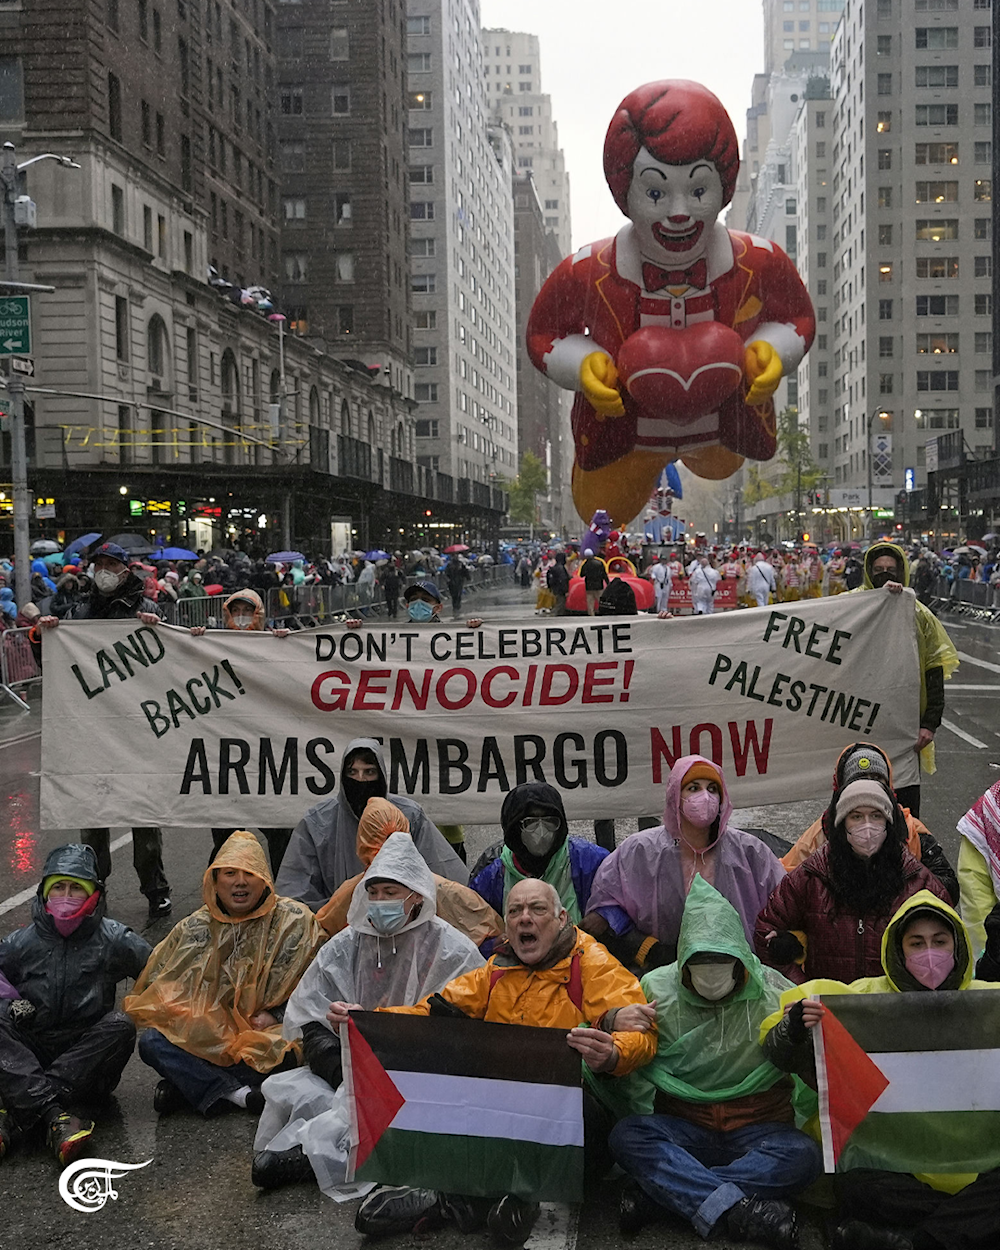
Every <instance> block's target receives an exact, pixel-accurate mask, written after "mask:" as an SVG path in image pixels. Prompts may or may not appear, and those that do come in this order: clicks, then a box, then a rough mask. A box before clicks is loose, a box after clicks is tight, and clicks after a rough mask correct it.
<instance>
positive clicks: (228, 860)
mask: <svg viewBox="0 0 1000 1250" xmlns="http://www.w3.org/2000/svg"><path fill="white" fill-rule="evenodd" d="M201 896H202V899H203V900H204V906H203V907H199V908H198V910H197V911H196V912H193V913H192V914H191V915H190V916H187V917H185V919H184V920H181V921H180V922H179V923H178V924H176V925H174V927H173V929H171V931H170V932H169V933H168V934H167V936H166V937H165V938H164V939H163V941H162V942H161V943H160V944H159V946H157V947H156V949H155V950H154V951H153V953H152V955H151V956H150V959H149V963H148V964H147V965H146V967H145V969H144V970H143V973H142V976H141V977H140V978H139V980H138V981H137V982H136V984H135V988H134V989H133V991H132V993H131V994H130V995H129V996H128V998H126V999H125V1003H124V1007H125V1010H126V1011H127V1012H128V1013H129V1015H130V1016H131V1017H132V1019H133V1020H134V1021H135V1023H136V1024H137V1025H138V1026H140V1027H141V1028H144V1029H145V1032H144V1033H143V1034H142V1036H141V1037H140V1038H139V1057H140V1058H141V1059H142V1061H143V1062H144V1063H147V1064H149V1066H150V1067H151V1068H154V1069H155V1070H156V1071H157V1072H158V1073H159V1074H160V1076H161V1077H162V1078H163V1079H162V1080H161V1081H160V1082H159V1084H158V1085H157V1087H156V1092H155V1094H154V1096H153V1107H154V1109H155V1110H156V1111H157V1112H159V1113H160V1114H161V1115H166V1114H167V1113H169V1112H171V1111H176V1110H177V1109H178V1108H181V1107H193V1108H195V1110H197V1111H200V1112H201V1114H202V1115H216V1114H218V1113H219V1112H221V1111H225V1110H226V1104H227V1103H231V1104H233V1105H235V1106H237V1107H246V1108H248V1109H249V1110H251V1111H252V1112H254V1113H255V1114H257V1115H259V1114H260V1110H261V1107H262V1106H263V1102H264V1100H263V1097H262V1096H261V1094H260V1091H259V1086H260V1084H261V1082H262V1081H263V1080H264V1078H265V1077H266V1076H267V1075H268V1073H270V1072H273V1071H274V1070H275V1069H276V1068H278V1067H279V1066H281V1065H286V1066H294V1064H295V1061H296V1055H295V1052H294V1049H293V1047H292V1045H291V1043H290V1042H289V1041H288V1040H287V1039H285V1038H284V1037H282V1035H281V1018H282V1015H283V1013H284V1008H285V1003H286V1002H287V1001H288V996H289V995H290V994H291V992H292V990H293V989H294V988H295V986H296V985H297V984H298V982H299V978H300V977H301V976H302V974H303V972H305V970H306V968H308V966H309V964H310V963H311V962H312V959H313V956H314V955H315V954H316V951H317V950H318V949H319V947H320V946H321V945H322V943H323V942H324V941H325V935H324V933H323V930H322V929H321V928H320V926H319V922H318V921H317V920H316V917H315V916H313V915H312V913H311V912H310V911H309V909H308V908H307V907H305V906H304V905H303V904H302V903H298V902H296V901H295V900H294V899H290V898H281V897H280V895H278V894H276V893H275V890H274V886H273V884H272V881H271V873H270V871H269V869H268V867H267V861H266V859H265V858H264V851H263V849H262V848H261V845H260V843H259V842H258V841H257V839H256V838H255V837H254V836H253V834H252V833H247V831H246V830H244V829H238V830H237V831H236V832H235V833H234V834H233V835H232V836H231V837H230V838H228V839H227V840H226V842H225V844H224V845H223V846H222V848H221V849H220V850H219V853H218V855H217V856H216V857H215V860H214V862H213V863H212V864H210V865H209V866H208V867H207V868H206V869H205V875H204V877H203V878H202V887H201Z"/></svg>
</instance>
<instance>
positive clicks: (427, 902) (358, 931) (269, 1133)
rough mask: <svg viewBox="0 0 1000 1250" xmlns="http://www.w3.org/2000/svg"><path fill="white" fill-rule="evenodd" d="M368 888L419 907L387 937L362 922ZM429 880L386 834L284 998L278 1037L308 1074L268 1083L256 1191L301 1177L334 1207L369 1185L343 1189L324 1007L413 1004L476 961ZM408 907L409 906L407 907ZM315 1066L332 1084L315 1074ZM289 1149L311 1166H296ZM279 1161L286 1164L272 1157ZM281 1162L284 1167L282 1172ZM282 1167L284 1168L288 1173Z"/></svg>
mask: <svg viewBox="0 0 1000 1250" xmlns="http://www.w3.org/2000/svg"><path fill="white" fill-rule="evenodd" d="M376 882H394V883H398V884H400V885H403V886H406V887H407V888H408V889H409V890H410V891H412V892H413V893H414V894H415V895H417V896H419V899H420V900H421V902H420V905H419V908H417V909H412V910H410V911H409V912H408V919H407V920H406V923H405V924H403V925H402V927H401V928H399V929H398V930H397V931H396V932H395V933H392V934H388V935H384V934H382V933H380V932H379V931H378V930H377V929H376V928H375V927H374V926H373V924H372V921H371V919H370V917H369V897H368V888H367V887H369V886H373V885H374V884H375V883H376ZM436 897H437V891H436V887H435V884H434V876H433V874H432V873H431V871H430V869H429V868H428V867H427V864H426V862H425V861H424V859H423V857H422V856H421V854H420V852H419V851H418V850H417V849H416V847H415V846H414V845H413V840H412V838H411V837H410V835H409V834H408V833H402V832H397V833H393V834H390V836H389V837H388V838H387V839H386V841H385V842H384V844H383V846H382V849H381V850H380V851H379V853H378V854H377V855H376V856H375V858H374V859H373V860H372V862H371V865H370V866H369V868H368V869H367V871H366V872H365V874H364V876H363V877H362V879H361V882H360V883H359V884H358V886H357V887H356V888H355V891H354V897H353V899H352V900H351V906H350V909H349V911H348V927H347V928H346V929H344V930H343V931H342V932H340V933H338V934H337V935H336V936H335V937H332V938H331V939H330V940H329V942H327V944H326V945H325V946H324V947H323V949H322V950H321V951H320V953H319V955H318V956H317V958H316V961H315V962H314V963H313V965H312V967H311V968H309V970H308V971H307V972H306V974H305V976H304V977H303V978H302V981H301V983H300V984H299V986H298V988H297V989H296V991H295V993H294V994H293V995H292V997H291V999H290V1000H289V1003H288V1007H287V1010H286V1012H285V1019H284V1024H283V1032H284V1036H285V1038H286V1039H288V1040H289V1041H291V1040H296V1041H297V1040H298V1039H299V1038H301V1039H302V1045H303V1049H304V1051H305V1057H306V1062H307V1063H308V1064H309V1065H310V1067H308V1068H299V1069H297V1070H296V1071H294V1072H283V1073H280V1074H278V1075H276V1076H273V1077H270V1078H269V1079H268V1080H267V1081H265V1083H264V1086H263V1091H264V1095H265V1097H266V1100H267V1101H266V1105H265V1108H264V1113H263V1115H262V1116H261V1120H260V1125H259V1127H258V1130H257V1136H256V1139H255V1141H254V1149H255V1150H256V1151H265V1152H267V1155H268V1156H271V1158H264V1159H262V1158H261V1156H260V1155H258V1156H257V1157H256V1158H255V1161H254V1183H255V1184H259V1185H260V1186H261V1187H262V1188H271V1187H273V1186H275V1185H278V1184H284V1183H286V1181H287V1180H301V1179H307V1178H308V1172H309V1171H310V1170H311V1172H312V1174H313V1175H314V1176H315V1178H316V1181H317V1182H318V1184H319V1186H320V1188H321V1189H322V1191H323V1192H324V1193H325V1194H327V1196H328V1197H331V1198H335V1199H336V1200H337V1201H347V1200H348V1199H350V1198H354V1197H358V1196H359V1195H361V1194H364V1193H366V1192H367V1191H368V1189H370V1188H371V1186H370V1185H349V1186H348V1185H345V1184H344V1177H345V1174H346V1164H347V1149H348V1142H347V1140H346V1135H347V1131H348V1128H349V1119H348V1113H347V1099H346V1091H345V1090H344V1087H343V1086H342V1085H339V1084H338V1082H339V1079H340V1073H339V1054H338V1039H337V1036H336V1034H334V1033H333V1030H332V1028H331V1025H330V1024H329V1022H328V1020H327V1015H326V1013H327V1009H328V1008H329V1005H330V1003H331V1002H335V1001H343V1002H349V1003H360V1004H361V1006H362V1007H364V1008H365V1010H366V1011H373V1010H375V1008H377V1007H392V1006H411V1005H412V1004H414V1003H416V1002H419V1001H420V999H422V998H425V997H426V996H427V995H428V994H434V993H437V992H438V991H439V990H441V989H442V988H443V987H444V986H445V985H447V983H448V982H449V981H451V980H453V979H454V978H455V977H458V976H461V975H462V973H464V972H470V971H471V970H472V969H473V968H479V967H481V966H482V964H483V962H484V961H483V957H482V956H481V955H480V953H479V951H477V950H476V948H475V946H474V945H473V943H472V942H471V941H470V940H469V938H467V937H465V936H464V935H463V934H461V933H459V932H458V930H457V929H454V928H452V926H451V925H449V924H447V923H446V922H445V921H444V920H441V919H440V918H439V917H438V916H436V915H435V911H434V909H435V905H436ZM411 908H412V904H411ZM313 1065H315V1068H318V1069H321V1070H322V1071H324V1072H325V1073H326V1074H327V1076H328V1077H329V1078H330V1079H324V1078H323V1077H321V1076H319V1075H317V1073H316V1071H314V1070H313ZM293 1152H296V1153H298V1154H299V1155H300V1159H301V1155H304V1156H305V1160H306V1161H307V1162H308V1165H309V1167H308V1168H305V1169H303V1166H302V1163H301V1161H299V1162H298V1164H297V1166H296V1158H295V1155H294V1154H293ZM276 1154H281V1155H286V1156H291V1158H290V1159H280V1158H279V1159H277V1160H275V1159H274V1158H273V1156H274V1155H276ZM283 1165H286V1166H283ZM287 1165H290V1166H287Z"/></svg>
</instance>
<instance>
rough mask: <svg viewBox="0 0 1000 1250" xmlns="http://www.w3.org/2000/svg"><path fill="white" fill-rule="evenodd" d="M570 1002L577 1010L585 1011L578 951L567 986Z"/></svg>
mask: <svg viewBox="0 0 1000 1250" xmlns="http://www.w3.org/2000/svg"><path fill="white" fill-rule="evenodd" d="M566 993H567V994H568V995H569V1001H570V1002H571V1003H572V1004H573V1006H574V1007H575V1008H576V1009H577V1011H583V975H582V973H581V972H580V952H579V951H576V952H574V954H573V958H572V960H571V961H570V965H569V982H568V984H567V986H566Z"/></svg>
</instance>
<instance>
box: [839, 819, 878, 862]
mask: <svg viewBox="0 0 1000 1250" xmlns="http://www.w3.org/2000/svg"><path fill="white" fill-rule="evenodd" d="M886 833H887V830H886V827H885V824H879V823H878V821H875V820H870V821H868V822H867V823H866V824H863V825H857V826H856V827H855V828H854V829H851V830H848V833H847V840H848V842H849V843H850V844H851V847H852V848H853V849H854V851H855V852H856V853H857V854H858V855H860V856H861V858H862V859H871V857H872V856H873V855H876V854H878V851H879V848H880V847H881V845H882V843H883V842H884V841H885V837H886Z"/></svg>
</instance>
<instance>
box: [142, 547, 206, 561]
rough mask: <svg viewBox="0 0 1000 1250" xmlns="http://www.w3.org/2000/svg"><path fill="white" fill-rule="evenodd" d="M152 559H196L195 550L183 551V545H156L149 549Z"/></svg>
mask: <svg viewBox="0 0 1000 1250" xmlns="http://www.w3.org/2000/svg"><path fill="white" fill-rule="evenodd" d="M149 554H150V556H151V557H152V559H154V560H197V559H198V553H197V551H185V550H184V548H183V547H157V549H156V550H155V551H151V552H150V553H149Z"/></svg>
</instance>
